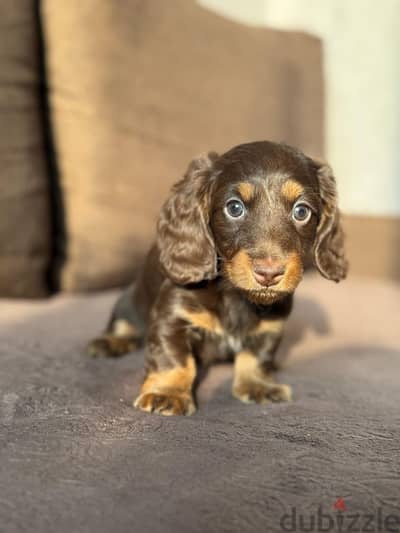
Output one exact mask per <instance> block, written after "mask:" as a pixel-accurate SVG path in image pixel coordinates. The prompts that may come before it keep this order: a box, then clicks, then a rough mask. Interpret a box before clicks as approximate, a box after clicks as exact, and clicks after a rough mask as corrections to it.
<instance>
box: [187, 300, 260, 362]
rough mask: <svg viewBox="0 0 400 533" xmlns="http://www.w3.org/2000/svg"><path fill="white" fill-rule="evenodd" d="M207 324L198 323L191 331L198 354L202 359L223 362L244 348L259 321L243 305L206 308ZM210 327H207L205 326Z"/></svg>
mask: <svg viewBox="0 0 400 533" xmlns="http://www.w3.org/2000/svg"><path fill="white" fill-rule="evenodd" d="M205 314H206V315H207V316H208V317H209V321H208V322H209V323H208V324H203V327H202V325H201V324H199V325H198V327H196V328H195V331H194V334H195V339H196V341H197V342H196V346H197V350H196V351H197V353H198V355H199V356H200V357H201V359H202V360H204V361H206V362H207V361H210V362H211V361H216V360H219V361H225V360H229V359H231V358H232V357H233V356H234V354H235V353H238V352H240V351H241V350H243V349H245V348H246V345H247V344H248V341H249V338H250V337H251V336H252V330H253V329H254V328H256V327H257V324H258V323H259V322H260V320H259V317H257V315H256V314H254V313H252V312H250V310H249V309H248V308H246V307H244V306H240V305H237V304H236V305H235V304H234V303H232V305H230V306H220V307H219V308H218V309H214V310H207V311H205ZM208 326H210V327H208Z"/></svg>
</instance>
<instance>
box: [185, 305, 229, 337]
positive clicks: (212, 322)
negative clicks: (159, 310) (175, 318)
mask: <svg viewBox="0 0 400 533" xmlns="http://www.w3.org/2000/svg"><path fill="white" fill-rule="evenodd" d="M179 315H180V316H181V317H182V318H183V319H184V320H187V321H188V322H189V323H190V324H191V325H192V326H194V327H196V328H200V329H205V330H206V331H209V332H211V333H214V334H216V335H223V334H224V328H223V327H222V324H221V322H220V320H219V318H218V317H217V315H216V314H215V313H212V312H211V311H207V310H206V309H204V310H200V311H189V310H187V309H182V310H181V311H180V313H179Z"/></svg>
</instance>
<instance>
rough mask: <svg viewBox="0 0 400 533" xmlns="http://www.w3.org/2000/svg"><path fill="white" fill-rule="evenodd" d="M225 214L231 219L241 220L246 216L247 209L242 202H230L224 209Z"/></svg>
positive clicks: (234, 200) (233, 200)
mask: <svg viewBox="0 0 400 533" xmlns="http://www.w3.org/2000/svg"><path fill="white" fill-rule="evenodd" d="M224 211H225V213H226V214H227V215H228V216H229V217H231V218H241V217H242V216H243V215H244V212H245V207H244V205H243V202H241V201H240V200H236V199H232V200H228V201H227V202H226V205H225V209H224Z"/></svg>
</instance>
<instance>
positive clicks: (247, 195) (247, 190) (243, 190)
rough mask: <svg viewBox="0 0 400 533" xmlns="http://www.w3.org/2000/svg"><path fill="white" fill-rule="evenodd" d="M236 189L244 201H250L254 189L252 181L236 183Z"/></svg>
mask: <svg viewBox="0 0 400 533" xmlns="http://www.w3.org/2000/svg"><path fill="white" fill-rule="evenodd" d="M237 189H238V191H239V194H240V196H241V197H242V199H243V200H244V201H245V202H250V200H252V199H253V198H254V195H255V192H256V189H255V187H254V185H253V184H252V183H249V182H247V181H242V182H240V183H239V184H238V187H237Z"/></svg>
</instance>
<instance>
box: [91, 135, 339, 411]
mask: <svg viewBox="0 0 400 533" xmlns="http://www.w3.org/2000/svg"><path fill="white" fill-rule="evenodd" d="M309 259H312V260H313V262H314V264H315V266H316V267H317V269H318V270H319V272H320V273H321V274H322V275H323V276H324V277H325V278H327V279H330V280H333V281H340V280H341V279H344V278H345V276H346V271H347V261H346V259H345V255H344V249H343V232H342V228H341V225H340V215H339V210H338V206H337V194H336V184H335V178H334V177H333V175H332V171H331V168H330V167H329V166H328V165H326V164H323V163H320V162H317V161H314V160H313V159H310V158H309V157H307V156H305V155H304V154H303V153H301V152H300V151H299V150H296V149H295V148H292V147H290V146H287V145H284V144H276V143H273V142H268V141H261V142H253V143H249V144H242V145H240V146H237V147H235V148H232V149H231V150H229V151H228V152H226V153H225V154H223V155H221V156H218V155H217V154H216V153H209V154H208V155H207V156H203V157H199V158H198V159H195V160H194V161H192V162H191V164H190V165H189V168H188V170H187V171H186V174H185V175H184V177H183V179H182V180H181V181H179V182H178V183H177V184H176V185H175V186H174V187H173V188H172V193H171V196H170V197H169V198H168V200H167V201H166V203H165V204H164V206H163V207H162V209H161V213H160V216H159V219H158V225H157V239H156V243H155V244H154V245H153V247H152V248H151V250H150V252H149V254H148V256H147V259H146V262H145V265H144V267H143V269H142V271H141V272H140V274H139V277H138V279H137V280H136V282H135V283H134V284H133V285H132V286H131V287H130V288H129V289H128V290H127V291H126V292H125V293H124V294H123V295H122V296H121V298H120V299H119V301H118V302H117V304H116V306H115V308H114V310H113V313H112V316H111V319H110V321H109V324H108V327H107V329H106V332H105V333H104V334H103V335H102V336H101V337H99V338H97V339H95V340H93V341H92V342H91V343H90V344H89V346H88V352H89V354H91V355H92V356H112V357H113V356H119V355H122V354H125V353H127V352H129V351H132V350H134V349H135V348H137V347H138V346H139V345H140V343H141V342H142V341H143V340H144V339H145V344H146V377H145V380H144V382H143V385H142V387H141V390H140V393H139V395H138V397H137V398H136V400H135V402H134V405H135V406H136V407H137V408H139V409H142V410H143V411H148V412H154V413H161V414H163V415H190V414H192V413H194V412H195V403H194V400H193V384H194V382H195V379H196V374H197V370H198V366H199V365H208V364H210V363H212V362H216V361H226V360H234V379H233V385H232V393H233V396H235V397H236V398H238V399H239V400H241V401H242V402H246V403H250V402H255V403H264V402H268V401H287V400H290V399H291V389H290V387H289V386H287V385H282V384H278V383H276V382H275V381H274V379H273V377H272V375H271V373H272V372H273V371H274V370H275V369H276V363H275V354H276V350H277V347H278V345H279V342H280V340H281V337H282V331H283V327H284V323H285V320H286V319H287V318H288V315H289V313H290V311H291V307H292V299H293V293H294V291H295V289H296V287H297V286H298V284H299V283H300V281H301V279H302V275H303V271H304V268H305V265H306V264H308V261H309Z"/></svg>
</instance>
